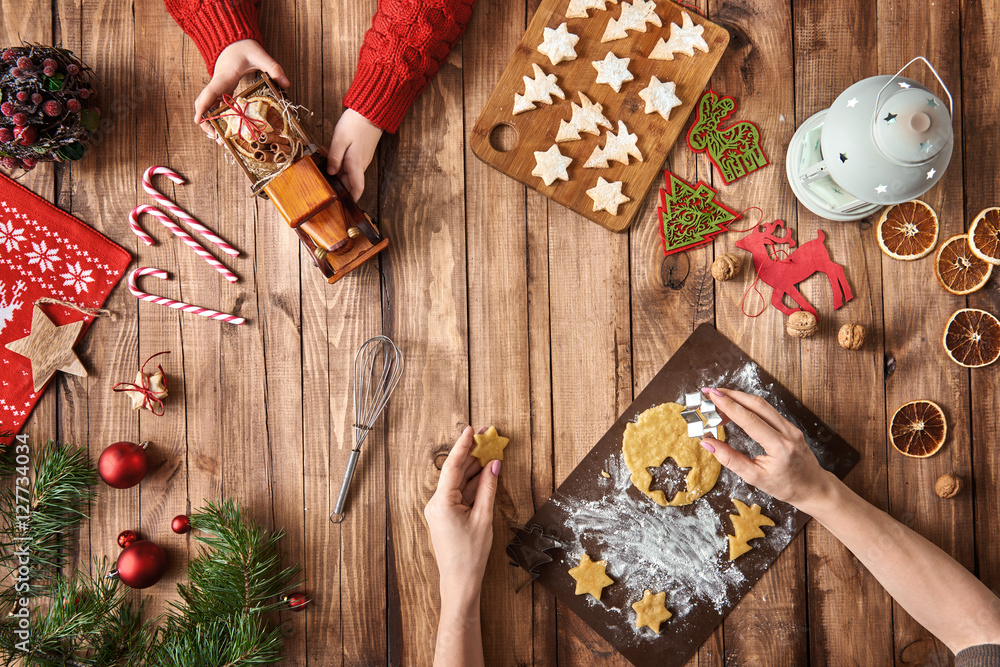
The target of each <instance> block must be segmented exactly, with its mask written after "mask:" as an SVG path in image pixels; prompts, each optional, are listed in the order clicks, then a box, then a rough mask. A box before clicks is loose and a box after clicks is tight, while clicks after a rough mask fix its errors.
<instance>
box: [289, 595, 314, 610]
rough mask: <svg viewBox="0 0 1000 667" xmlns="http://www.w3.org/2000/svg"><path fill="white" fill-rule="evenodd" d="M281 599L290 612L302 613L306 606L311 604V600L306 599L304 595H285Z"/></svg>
mask: <svg viewBox="0 0 1000 667" xmlns="http://www.w3.org/2000/svg"><path fill="white" fill-rule="evenodd" d="M282 599H283V600H284V601H285V602H287V603H288V606H289V607H291V609H292V611H302V610H303V609H305V608H306V605H307V604H309V603H310V602H312V600H310V599H309V598H307V597H306V594H305V593H292V594H291V595H286V596H285V597H284V598H282Z"/></svg>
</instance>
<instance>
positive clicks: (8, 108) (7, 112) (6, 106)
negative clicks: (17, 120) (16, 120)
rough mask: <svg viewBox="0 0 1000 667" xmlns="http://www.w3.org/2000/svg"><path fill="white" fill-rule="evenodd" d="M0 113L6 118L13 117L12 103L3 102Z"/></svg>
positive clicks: (0, 105)
mask: <svg viewBox="0 0 1000 667" xmlns="http://www.w3.org/2000/svg"><path fill="white" fill-rule="evenodd" d="M0 113H2V114H3V115H4V116H8V117H10V116H13V115H14V103H13V102H4V103H3V104H0Z"/></svg>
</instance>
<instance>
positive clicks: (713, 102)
mask: <svg viewBox="0 0 1000 667" xmlns="http://www.w3.org/2000/svg"><path fill="white" fill-rule="evenodd" d="M735 111H736V100H734V99H733V98H732V97H727V96H725V95H721V96H720V95H719V94H718V93H716V92H714V91H711V90H709V91H706V92H705V94H704V95H702V96H701V99H700V100H698V114H697V116H695V120H694V125H692V126H691V129H690V130H688V135H687V142H688V146H690V147H691V150H693V151H694V152H695V153H702V152H705V151H708V159H709V160H711V161H712V164H714V165H715V168H716V169H717V170H718V171H719V175H720V176H721V177H722V181H723V183H725V184H726V185H729V184H730V183H732V182H733V181H735V180H737V179H740V178H743V177H744V176H746V175H747V174H749V173H750V172H753V171H757V170H758V169H760V168H761V167H766V166H767V164H768V162H767V156H766V155H764V149H762V148H761V147H760V130H758V129H757V126H756V125H754V124H753V123H751V122H750V121H748V120H741V121H740V122H738V123H734V124H732V125H730V126H729V127H722V123H723V122H725V120H726V119H727V118H729V117H730V116H732V115H733V113H735Z"/></svg>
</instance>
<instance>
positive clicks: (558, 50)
mask: <svg viewBox="0 0 1000 667" xmlns="http://www.w3.org/2000/svg"><path fill="white" fill-rule="evenodd" d="M579 41H580V37H579V36H577V35H574V34H573V33H571V32H570V31H569V30H568V29H567V28H566V22H565V21H563V22H562V23H560V24H559V27H558V28H556V29H555V30H553V29H552V28H545V29H544V30H542V43H541V44H539V45H538V52H539V53H541V54H542V55H544V56H548V57H549V62H550V63H552V64H553V65H558V64H559V63H561V62H562V61H564V60H576V43H577V42H579Z"/></svg>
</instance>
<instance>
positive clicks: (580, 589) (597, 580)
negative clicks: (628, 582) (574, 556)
mask: <svg viewBox="0 0 1000 667" xmlns="http://www.w3.org/2000/svg"><path fill="white" fill-rule="evenodd" d="M607 566H608V561H606V560H599V561H596V562H595V561H592V560H590V556H588V555H587V554H583V556H582V557H581V558H580V564H579V565H577V566H576V567H573V568H570V570H569V576H571V577H573V578H574V579H576V594H577V595H586V594H587V593H590V594H591V595H593V596H594V597H595V598H597V599H598V600H600V599H601V593H602V592H604V589H605V588H607V587H608V586H610V585H611V584H613V583H615V580H614V579H612V578H611V577H609V576H608V575H607V573H606V572H605V571H604V568H606V567H607Z"/></svg>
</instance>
